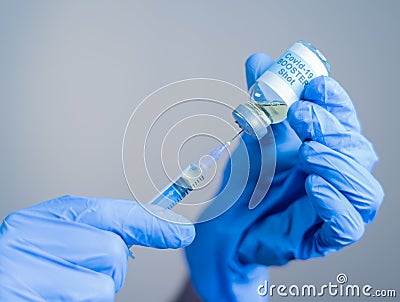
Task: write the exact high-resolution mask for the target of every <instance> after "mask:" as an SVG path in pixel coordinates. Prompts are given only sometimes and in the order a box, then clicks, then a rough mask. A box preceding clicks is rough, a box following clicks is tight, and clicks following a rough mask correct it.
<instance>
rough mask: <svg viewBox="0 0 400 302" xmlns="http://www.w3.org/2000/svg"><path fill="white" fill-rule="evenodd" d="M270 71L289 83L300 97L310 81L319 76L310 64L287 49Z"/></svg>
mask: <svg viewBox="0 0 400 302" xmlns="http://www.w3.org/2000/svg"><path fill="white" fill-rule="evenodd" d="M268 71H270V72H272V73H274V74H276V75H277V76H278V77H280V78H281V79H282V80H283V81H284V82H285V83H286V84H287V85H289V86H290V87H291V88H292V90H293V92H294V93H295V94H296V95H297V97H298V98H300V97H301V93H302V92H303V90H304V88H305V87H306V86H307V85H308V83H310V81H311V80H312V79H313V78H315V77H317V76H318V75H317V73H316V72H315V70H314V69H313V68H312V67H311V66H310V64H307V62H306V61H305V60H304V59H303V58H301V57H300V56H299V55H297V54H296V53H295V52H293V51H287V52H286V53H285V54H284V55H283V56H281V57H280V58H279V60H278V61H277V62H276V63H275V64H273V65H272V66H271V67H270V68H269V69H268Z"/></svg>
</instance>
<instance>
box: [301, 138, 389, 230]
mask: <svg viewBox="0 0 400 302" xmlns="http://www.w3.org/2000/svg"><path fill="white" fill-rule="evenodd" d="M299 156H300V160H301V162H302V163H303V165H304V167H305V168H306V170H307V172H309V173H311V174H317V175H320V176H322V177H323V178H325V179H326V180H327V181H329V183H330V184H331V185H332V186H334V187H335V188H336V189H337V190H338V191H340V192H341V193H342V194H343V195H344V196H345V197H346V198H347V199H348V200H349V201H350V202H351V204H352V205H353V206H354V208H355V209H356V210H357V211H358V212H359V213H360V214H361V216H362V218H363V220H364V222H365V223H370V222H371V221H372V220H373V219H374V217H375V215H376V212H377V211H378V209H379V207H380V205H381V203H382V200H383V196H384V193H383V189H382V187H381V185H380V184H379V182H378V181H377V180H376V179H375V178H374V177H373V175H372V174H371V173H370V172H369V171H368V170H367V169H366V168H364V167H363V166H361V165H360V164H358V163H357V162H356V161H354V160H353V159H352V158H350V157H348V156H346V155H343V154H341V153H339V152H337V151H335V150H332V149H331V148H329V147H327V146H325V145H323V144H321V143H319V142H315V141H309V142H305V143H303V144H302V145H301V147H300V150H299Z"/></svg>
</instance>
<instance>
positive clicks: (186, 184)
mask: <svg viewBox="0 0 400 302" xmlns="http://www.w3.org/2000/svg"><path fill="white" fill-rule="evenodd" d="M203 180H204V175H203V174H202V170H201V169H200V167H199V166H198V165H197V164H194V163H192V164H190V165H189V166H187V167H186V169H185V170H183V172H182V174H181V175H180V176H179V177H178V178H177V179H176V180H175V181H173V182H171V183H170V184H169V185H168V186H166V187H165V188H164V189H163V190H162V191H161V193H160V194H159V195H157V196H156V197H155V198H154V199H153V200H152V201H151V202H150V203H151V204H155V205H158V206H160V207H163V208H164V209H172V208H173V207H174V206H175V205H176V204H177V203H178V202H180V201H181V200H182V199H183V198H185V197H186V196H187V195H188V194H189V193H190V192H191V191H193V189H195V188H196V187H197V186H198V185H199V184H200V183H201V182H202V181H203Z"/></svg>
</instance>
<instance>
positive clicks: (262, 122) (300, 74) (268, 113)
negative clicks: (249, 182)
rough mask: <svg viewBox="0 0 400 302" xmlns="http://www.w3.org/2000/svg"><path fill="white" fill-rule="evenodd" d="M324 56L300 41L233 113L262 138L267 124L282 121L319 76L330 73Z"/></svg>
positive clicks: (245, 128) (252, 133)
mask: <svg viewBox="0 0 400 302" xmlns="http://www.w3.org/2000/svg"><path fill="white" fill-rule="evenodd" d="M329 73H330V65H329V63H328V61H327V60H326V58H325V56H324V55H323V54H322V53H321V52H320V51H319V50H318V49H317V48H315V47H314V46H312V45H311V44H310V43H308V42H306V41H297V42H296V43H294V44H293V46H292V47H290V48H289V49H288V50H287V51H286V52H285V53H284V54H283V56H281V57H280V58H279V60H278V61H276V62H275V63H274V64H273V65H272V66H271V67H270V68H269V69H268V70H267V71H265V72H264V73H263V74H262V75H261V76H260V78H259V79H258V80H257V81H256V82H255V83H254V85H253V86H252V87H251V88H250V90H249V93H250V99H249V100H248V102H247V103H246V104H241V105H239V106H238V107H237V108H236V109H235V110H234V111H233V112H232V115H233V117H234V118H235V120H236V122H237V123H238V125H239V126H240V128H242V129H243V130H244V131H245V132H246V133H248V134H250V135H252V136H255V137H257V138H258V139H260V138H262V137H263V136H264V135H266V134H267V132H268V130H267V127H268V126H269V125H271V124H276V123H280V122H282V121H283V120H284V119H285V118H286V115H287V112H288V110H289V107H290V106H291V105H292V104H293V103H294V102H295V101H297V100H299V99H300V98H301V96H302V93H303V91H304V88H305V87H306V86H307V85H308V83H310V81H311V80H312V79H314V78H316V77H318V76H321V75H324V76H328V75H329Z"/></svg>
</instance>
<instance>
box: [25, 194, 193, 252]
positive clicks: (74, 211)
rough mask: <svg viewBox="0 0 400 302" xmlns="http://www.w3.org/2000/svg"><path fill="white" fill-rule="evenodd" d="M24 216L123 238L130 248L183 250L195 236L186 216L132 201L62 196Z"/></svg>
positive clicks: (27, 212)
mask: <svg viewBox="0 0 400 302" xmlns="http://www.w3.org/2000/svg"><path fill="white" fill-rule="evenodd" d="M22 212H24V214H26V215H34V216H35V217H38V216H40V217H43V218H52V219H63V220H67V221H71V222H76V223H82V224H86V225H90V226H92V227H95V228H98V229H101V230H106V231H110V232H113V233H116V234H118V235H119V236H121V238H122V239H123V240H124V241H125V243H126V244H127V245H141V246H148V247H154V248H180V247H185V246H188V245H189V244H190V243H191V242H192V241H193V239H194V236H195V229H194V226H193V224H191V223H190V222H189V221H188V220H187V219H186V218H184V217H183V216H180V215H178V214H176V213H174V212H172V211H170V210H165V209H163V208H161V207H158V206H154V205H146V207H144V206H143V205H140V204H139V203H138V202H135V201H129V200H119V199H105V198H93V197H77V196H63V197H60V198H56V199H52V200H49V201H46V202H43V203H41V204H38V205H35V206H33V207H30V208H27V209H25V210H22V211H21V214H22ZM153 213H154V214H153ZM160 217H161V218H160Z"/></svg>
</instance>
